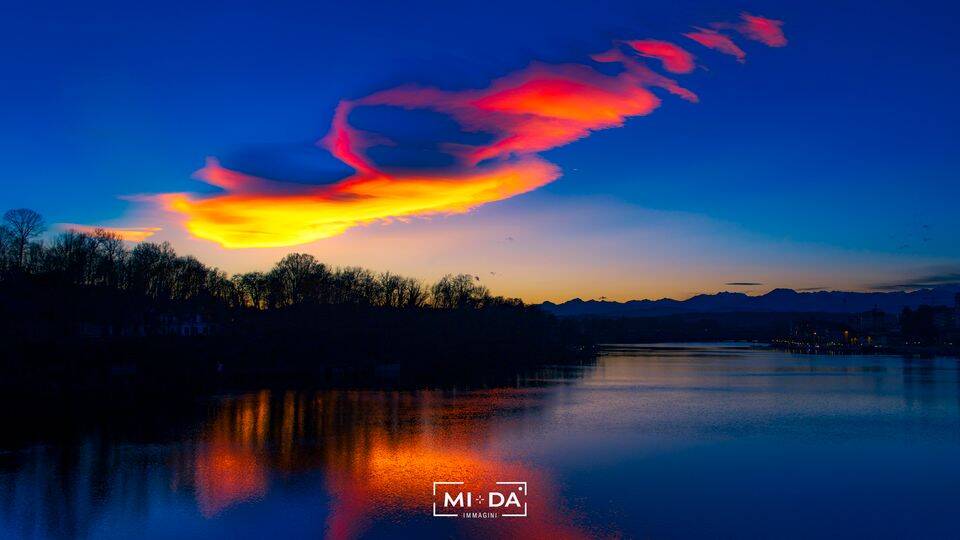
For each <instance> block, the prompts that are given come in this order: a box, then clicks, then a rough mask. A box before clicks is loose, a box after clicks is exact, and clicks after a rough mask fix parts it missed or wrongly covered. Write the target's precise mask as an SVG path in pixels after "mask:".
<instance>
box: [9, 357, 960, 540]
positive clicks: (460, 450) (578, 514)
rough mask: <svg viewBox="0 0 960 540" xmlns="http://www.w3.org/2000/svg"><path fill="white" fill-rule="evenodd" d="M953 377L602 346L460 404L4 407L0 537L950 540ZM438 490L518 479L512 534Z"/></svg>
mask: <svg viewBox="0 0 960 540" xmlns="http://www.w3.org/2000/svg"><path fill="white" fill-rule="evenodd" d="M958 373H960V370H958V365H957V362H956V360H947V359H938V360H923V361H907V360H903V359H899V358H890V357H867V356H864V357H818V356H801V355H791V354H785V353H779V352H775V351H758V350H755V349H751V348H748V347H729V346H723V347H718V346H711V345H700V346H695V347H678V346H643V347H637V346H633V347H629V346H620V347H613V348H610V349H608V350H606V351H605V352H604V354H603V355H601V356H600V358H599V359H598V360H597V362H596V363H595V364H593V365H591V366H588V367H584V368H576V369H569V370H562V371H557V372H553V371H551V372H546V373H540V374H538V375H537V376H536V377H533V378H532V380H523V381H517V383H516V384H513V385H506V386H498V387H493V388H487V389H479V390H466V391H453V390H409V391H408V390H403V391H401V390H337V389H332V390H329V389H328V390H320V391H276V390H264V391H258V392H252V393H244V394H239V395H227V396H222V397H218V398H214V399H211V398H208V397H204V398H195V397H193V398H192V397H188V396H175V397H174V396H163V395H160V396H155V397H151V398H142V399H139V400H137V401H136V403H139V405H135V404H132V403H131V404H127V403H117V402H113V401H108V402H106V403H105V404H104V405H103V406H102V407H99V408H97V407H92V406H90V405H89V404H82V403H72V402H60V403H56V404H47V405H49V406H47V407H46V408H47V409H49V410H50V414H49V415H46V416H43V415H41V414H40V413H39V412H38V410H40V409H42V408H44V407H39V405H38V406H36V407H34V406H32V405H29V404H28V403H23V402H21V403H16V404H14V405H11V406H9V407H7V408H6V410H9V411H17V410H28V411H29V414H14V415H11V416H10V422H9V425H8V429H7V430H6V431H5V432H4V433H3V435H2V437H3V439H2V440H0V537H51V538H53V537H63V538H76V537H96V538H128V537H140V538H169V537H190V538H195V537H205V538H245V537H248V538H262V537H264V536H276V537H298V538H317V537H327V538H355V537H365V538H366V537H372V538H397V537H408V536H418V537H425V538H426V537H451V536H467V537H475V538H497V537H501V538H515V537H524V538H551V537H552V538H578V537H611V536H613V537H615V536H621V537H649V536H653V537H678V536H704V535H706V536H712V535H721V536H723V535H729V536H757V537H769V536H777V537H790V536H799V537H804V536H806V537H810V536H829V535H843V533H861V534H865V533H866V532H870V533H871V534H873V535H875V536H891V535H894V536H896V535H897V533H907V532H910V533H914V534H913V536H945V535H946V534H944V533H946V532H949V531H953V530H954V529H953V523H952V520H951V519H948V517H944V516H949V512H948V513H943V509H944V508H952V507H954V506H955V504H956V503H960V487H958V486H960V462H958V461H957V460H956V455H957V453H958V452H960V376H958ZM28 405H29V406H28ZM441 480H443V481H450V480H466V481H469V482H475V483H477V484H484V483H492V482H496V481H513V480H523V481H527V482H529V485H530V494H529V498H528V501H527V502H528V505H529V516H530V517H529V518H525V519H517V520H507V519H504V518H501V519H500V520H496V521H486V520H467V519H438V518H432V517H431V515H430V514H431V503H432V491H431V488H432V483H433V482H434V481H441ZM756 515H762V516H764V517H763V519H744V516H756ZM691 516H695V519H693V518H691ZM867 523H869V524H872V525H869V526H868V525H865V524H867ZM920 533H927V534H920Z"/></svg>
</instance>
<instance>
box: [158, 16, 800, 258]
mask: <svg viewBox="0 0 960 540" xmlns="http://www.w3.org/2000/svg"><path fill="white" fill-rule="evenodd" d="M741 19H742V20H741V22H738V23H712V24H711V25H710V27H711V28H709V29H703V28H698V29H697V30H696V31H695V32H691V33H688V34H685V35H686V36H687V37H689V38H691V39H693V40H694V41H695V42H697V43H699V44H701V45H703V46H705V47H708V48H710V49H714V50H717V51H720V52H723V53H727V54H732V55H733V56H735V57H737V58H738V59H739V60H740V61H743V60H744V58H745V57H746V53H745V52H744V51H743V50H742V49H740V48H739V47H738V46H737V45H736V44H735V43H734V42H733V40H732V39H731V38H730V37H729V36H727V35H725V34H724V33H723V32H724V31H725V30H732V31H734V32H736V33H739V34H740V35H742V36H743V37H746V38H747V39H751V40H754V41H759V42H761V43H764V44H766V45H769V46H774V47H778V46H782V45H784V44H785V43H786V39H785V38H784V37H783V34H782V32H781V30H780V25H781V23H780V22H779V21H773V20H770V19H765V18H763V17H756V16H753V15H748V14H744V15H742V16H741ZM591 59H592V60H593V61H594V62H598V63H606V64H611V63H613V64H619V67H620V68H621V69H620V72H619V73H618V74H616V75H607V74H603V73H601V72H599V71H597V70H596V69H594V68H593V67H590V66H588V65H580V64H564V65H544V64H537V63H535V64H532V65H531V66H529V67H528V68H526V69H524V70H521V71H518V72H515V73H513V74H510V75H507V76H505V77H502V78H500V79H497V80H495V81H493V82H492V83H491V84H490V86H489V87H487V88H485V89H480V90H466V91H459V92H449V91H443V90H438V89H434V88H426V87H419V86H414V85H410V86H402V87H399V88H394V89H392V90H386V91H382V92H378V93H375V94H372V95H370V96H367V97H364V98H361V99H357V100H352V101H343V102H341V103H340V105H339V106H338V107H337V110H336V113H335V114H334V118H333V125H332V126H331V130H330V133H329V134H328V135H327V136H326V137H325V138H324V139H323V140H322V141H321V144H322V145H323V146H324V147H326V148H327V149H328V150H329V151H330V152H331V153H332V154H333V155H334V156H335V157H337V158H338V159H340V160H341V161H342V162H344V163H345V164H347V165H349V166H350V167H352V168H353V169H354V170H355V173H354V174H353V175H352V176H350V177H348V178H345V179H343V180H340V181H338V182H336V183H333V184H329V185H303V184H292V183H285V182H281V181H278V180H271V179H264V178H257V177H254V176H249V175H245V174H243V173H240V172H236V171H230V170H227V169H225V168H223V167H221V166H220V165H219V163H217V162H216V161H215V160H210V161H209V162H208V164H207V166H206V167H205V168H203V169H201V170H200V171H199V172H198V173H197V175H196V177H197V178H198V179H199V180H202V181H204V182H206V183H208V184H211V185H214V186H217V187H219V188H220V189H222V190H223V192H222V193H218V194H214V195H205V196H204V195H197V194H190V193H168V194H163V195H159V196H157V200H158V201H160V202H161V204H162V205H163V206H164V207H165V208H166V209H168V210H170V211H173V212H176V213H179V214H181V215H183V216H184V218H185V219H184V223H185V226H186V228H187V229H188V231H189V232H190V233H191V234H193V235H194V236H196V237H198V238H204V239H208V240H212V241H214V242H217V243H219V244H221V245H222V246H224V247H227V248H248V247H276V246H291V245H297V244H303V243H307V242H311V241H315V240H319V239H322V238H329V237H331V236H335V235H338V234H341V233H343V232H344V231H346V230H347V229H350V228H351V227H356V226H358V225H363V224H368V223H373V222H379V221H384V220H391V219H404V218H408V217H413V216H429V215H442V214H455V213H462V212H466V211H468V210H470V209H472V208H476V207H477V206H480V205H483V204H486V203H490V202H494V201H499V200H503V199H507V198H510V197H514V196H516V195H519V194H522V193H526V192H529V191H531V190H534V189H537V188H538V187H540V186H543V185H545V184H548V183H550V182H552V181H554V180H556V179H557V178H559V177H560V170H559V169H558V168H557V167H556V166H554V165H552V164H550V163H548V162H546V161H545V160H543V159H542V158H540V157H539V156H537V153H539V152H543V151H545V150H549V149H551V148H556V147H558V146H562V145H565V144H568V143H570V142H573V141H576V140H578V139H581V138H584V137H586V136H588V135H589V134H590V133H591V132H593V131H597V130H601V129H609V128H614V127H619V126H622V125H623V123H624V122H625V121H626V120H627V119H628V118H630V117H634V116H644V115H647V114H650V113H651V112H653V111H654V110H655V109H656V108H657V107H658V106H659V105H660V99H659V98H658V97H657V96H656V95H655V94H654V93H653V92H652V91H651V90H652V89H657V88H659V89H662V90H664V91H666V92H668V93H670V94H673V95H676V96H679V97H680V98H682V99H685V100H688V101H691V102H696V101H697V100H698V98H697V96H696V94H694V93H693V92H691V91H689V90H687V89H685V88H683V87H681V86H680V85H679V84H678V83H677V82H676V81H675V80H673V79H670V78H668V77H666V76H663V75H661V74H659V73H656V72H655V71H653V70H652V69H651V68H650V67H648V66H647V65H646V64H645V63H644V62H646V61H648V60H646V59H652V60H653V63H654V64H655V65H657V66H659V67H662V68H663V69H665V70H666V71H669V72H671V73H689V72H691V71H693V69H694V68H695V64H694V56H693V54H691V53H690V52H688V51H686V50H685V49H683V48H682V47H680V46H679V45H676V44H673V43H670V42H666V41H658V40H634V41H625V42H618V43H617V44H616V46H615V47H614V48H613V49H611V50H610V51H607V52H604V53H600V54H596V55H594V56H592V57H591ZM369 106H389V107H399V108H402V109H422V110H430V111H434V112H438V113H442V114H445V115H448V116H449V117H450V118H452V119H453V120H455V121H456V122H457V123H458V124H459V125H460V127H461V129H462V130H463V131H465V132H474V133H484V134H488V135H491V136H492V140H491V141H490V142H488V143H486V144H481V145H464V144H453V143H449V144H445V145H441V147H440V148H441V150H443V151H444V152H446V153H448V154H449V155H451V156H452V157H454V158H455V165H454V166H453V167H448V168H445V169H443V170H442V171H437V170H431V171H416V170H414V171H411V170H389V169H387V168H384V167H380V166H378V165H377V164H376V163H375V162H374V161H373V160H371V159H370V158H369V157H368V156H367V154H366V152H367V150H369V149H370V148H372V147H374V146H378V145H383V144H391V143H390V141H388V140H386V139H385V138H384V137H382V136H380V135H378V134H375V133H369V132H365V131H361V130H358V129H356V128H354V127H353V126H351V124H350V121H349V117H350V114H351V112H353V111H354V110H356V109H357V108H360V107H369Z"/></svg>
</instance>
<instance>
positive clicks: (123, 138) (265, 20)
mask: <svg viewBox="0 0 960 540" xmlns="http://www.w3.org/2000/svg"><path fill="white" fill-rule="evenodd" d="M741 11H749V12H752V13H756V14H761V15H765V16H767V17H771V18H775V19H781V20H783V21H784V22H785V25H784V30H785V32H786V34H787V37H788V39H789V41H790V42H789V45H788V46H787V47H785V48H782V49H768V48H764V47H758V46H750V47H747V52H748V59H747V63H746V64H745V65H740V64H737V63H736V62H733V61H731V60H730V59H729V58H727V57H722V56H720V55H718V54H714V53H712V52H709V51H702V50H698V51H697V55H698V57H699V58H700V59H702V60H703V61H704V64H706V65H707V66H708V67H709V70H698V71H697V72H695V73H693V74H691V75H687V76H683V81H682V82H683V83H684V85H685V86H687V87H688V88H691V89H692V90H694V91H696V92H697V93H698V94H699V95H700V97H701V103H699V104H696V105H693V104H689V103H686V102H683V101H680V100H675V99H665V100H664V104H663V106H662V108H661V109H660V110H658V111H656V112H655V113H654V114H652V115H650V116H647V117H642V118H636V119H633V120H631V121H630V122H629V123H628V125H627V126H626V127H625V128H622V129H613V130H607V131H602V132H598V133H595V134H594V135H592V136H591V137H589V138H587V139H585V140H581V141H578V142H575V143H573V144H570V145H568V146H566V147H562V148H559V149H555V150H552V151H550V152H548V153H546V154H545V157H546V158H547V159H549V160H550V161H552V162H554V163H556V164H557V165H559V166H560V167H561V168H563V170H564V177H563V178H561V179H560V180H558V181H557V182H555V183H553V184H550V185H548V186H546V187H545V188H542V189H541V190H540V191H538V192H536V193H534V194H529V195H525V196H522V197H520V198H518V199H523V204H521V203H520V202H515V201H511V202H510V205H508V206H509V208H510V209H511V211H513V212H518V213H523V212H526V211H530V212H540V211H544V207H547V206H550V205H555V204H556V203H557V201H560V203H561V204H564V205H566V204H568V203H571V204H572V202H573V201H580V200H584V199H589V200H602V201H613V202H614V203H615V204H618V205H619V204H624V205H628V206H629V207H631V208H633V207H635V208H637V209H638V211H639V212H641V213H642V212H646V211H662V212H667V213H679V215H682V216H688V217H689V216H692V218H690V219H693V220H699V219H703V220H707V221H708V222H710V223H715V224H719V225H718V226H716V227H714V228H713V229H711V230H710V231H709V232H707V233H703V234H707V235H711V236H715V237H716V238H717V239H718V241H717V242H715V243H713V244H716V245H717V246H718V247H717V249H727V248H725V247H723V246H726V245H727V244H726V242H725V241H723V240H724V235H733V236H741V237H745V238H749V239H750V242H751V243H752V244H751V245H753V244H756V243H760V244H763V243H775V244H777V245H778V246H779V247H778V248H777V250H780V249H783V250H787V251H790V250H800V251H802V250H805V249H806V250H811V252H814V251H816V252H817V253H821V255H822V254H823V253H842V254H843V257H844V258H845V260H847V261H848V262H849V263H850V264H851V266H853V267H855V263H857V262H858V261H859V262H860V264H862V265H863V266H864V270H865V273H866V274H869V268H867V267H868V266H870V265H871V264H872V263H871V261H873V260H874V258H879V259H882V260H883V261H884V264H886V265H888V266H886V267H885V268H888V270H889V272H893V273H896V272H900V273H901V274H903V275H904V277H910V276H912V275H915V274H917V273H918V272H919V273H923V272H924V271H926V270H925V269H928V268H929V269H930V271H931V272H939V271H944V269H948V268H949V267H950V266H951V265H953V264H954V263H958V262H960V242H958V241H956V236H955V235H956V232H957V231H958V230H960V212H957V211H956V207H957V200H958V195H960V182H958V171H960V151H958V150H960V133H958V128H957V126H958V121H960V106H958V105H957V98H956V97H955V94H956V91H957V88H958V86H960V85H958V82H960V60H958V56H960V55H958V53H960V46H958V45H957V43H956V36H955V33H956V28H955V26H956V22H957V21H958V20H960V17H958V15H960V6H958V4H956V3H947V2H943V3H935V2H931V3H925V2H883V1H880V2H877V1H858V2H835V1H834V2H826V1H820V2H743V3H740V2H715V1H711V2H673V1H671V2H660V3H645V2H637V1H631V2H612V3H606V4H602V5H601V4H597V3H595V2H566V1H556V0H551V1H549V2H520V1H516V0H510V1H493V2H484V3H461V2H376V3H360V2H302V3H301V2H283V3H281V2H269V3H266V2H263V3H249V2H230V3H226V2H224V3H210V2H189V3H174V2H164V3H156V4H152V5H143V4H141V3H131V2H109V3H108V2H84V3H69V4H49V3H36V2H30V3H27V2H19V3H15V4H12V5H9V4H8V5H7V6H6V8H5V13H4V17H3V19H2V21H0V47H2V50H3V51H5V52H4V54H3V59H2V60H0V66H2V69H3V81H4V82H3V83H2V84H0V117H2V118H3V125H4V129H3V130H2V132H0V156H2V162H3V164H4V169H5V170H4V171H3V177H4V181H3V186H4V188H3V190H2V191H0V206H3V207H12V206H28V207H32V208H35V209H37V210H39V211H41V212H42V213H43V214H45V215H46V216H47V218H48V220H49V221H51V222H69V223H88V224H94V223H104V222H112V223H123V222H124V221H123V216H125V215H129V213H128V212H129V211H130V210H131V205H130V203H128V202H126V201H123V200H120V199H118V196H120V195H128V194H136V193H155V192H169V191H188V190H189V191H197V190H198V189H199V190H202V189H203V188H202V187H199V186H198V185H197V183H196V182H195V181H193V180H191V179H190V174H191V173H192V172H193V171H195V170H196V169H198V168H199V167H200V166H202V164H203V159H204V158H205V157H206V156H210V155H212V156H218V157H220V158H221V159H222V160H223V162H224V163H225V164H227V165H228V166H234V167H238V168H243V169H245V170H247V171H248V172H254V173H258V174H261V175H265V176H286V177H296V176H297V171H298V170H299V171H301V176H304V177H305V179H307V178H310V177H311V175H314V174H316V175H321V176H322V175H323V174H327V175H339V174H345V172H346V169H345V168H344V166H343V165H342V164H339V163H338V162H337V161H336V160H334V159H332V158H330V157H328V156H326V155H324V154H323V153H322V152H320V151H317V150H311V144H312V143H313V142H314V141H315V140H317V139H318V138H320V137H321V136H323V135H324V134H325V133H326V132H327V130H328V127H329V124H330V120H331V116H332V113H333V108H334V106H335V105H336V103H337V102H338V100H340V99H341V98H353V97H360V96H363V95H366V94H369V93H370V92H372V91H376V90H380V89H383V88H387V87H391V86H394V85H396V84H400V83H405V82H418V83H423V84H430V85H437V86H441V87H444V88H448V89H462V88H469V87H482V86H484V85H486V84H487V83H488V82H489V81H490V80H491V79H493V78H495V77H498V76H502V75H504V74H507V73H509V72H511V71H514V70H517V69H520V68H522V67H524V66H526V65H527V64H528V63H529V62H530V61H531V60H539V61H544V62H550V63H559V62H566V61H577V62H582V61H584V59H585V58H586V56H587V55H588V54H590V53H593V52H598V51H602V50H604V49H606V48H608V47H609V43H610V40H611V39H615V38H642V37H652V38H661V39H671V40H674V41H676V42H678V43H682V41H681V40H682V39H683V38H681V37H679V33H681V32H684V31H687V30H688V29H689V28H690V26H691V25H694V24H705V23H707V22H709V21H715V20H729V19H733V18H735V17H736V16H737V14H738V13H739V12H741ZM685 45H686V44H685ZM303 171H307V172H303ZM511 205H512V206H511ZM567 207H568V206H565V208H567ZM631 216H633V214H629V213H627V214H624V215H623V223H624V225H625V226H626V227H634V226H637V223H634V222H631V220H632V219H634V218H633V217H631ZM483 217H484V216H483V215H482V212H481V215H480V217H479V218H478V219H483ZM491 219H492V218H491ZM611 219H612V222H611V224H607V225H603V226H606V227H613V228H616V223H617V220H616V219H613V218H611ZM683 219H687V218H683ZM128 224H130V223H128ZM598 226H600V225H598ZM558 234H563V233H558ZM567 234H569V233H567ZM678 241H680V242H683V241H684V240H683V238H680V239H678ZM710 244H711V243H710V242H707V245H710ZM192 245H193V244H185V245H184V247H183V249H189V246H192ZM178 247H179V246H178ZM316 249H318V250H319V251H320V252H321V253H324V252H325V250H327V248H325V247H324V246H322V245H321V246H318V247H316ZM571 249H572V248H571ZM622 249H624V250H629V249H631V246H630V245H629V243H627V244H625V245H624V246H622ZM743 249H744V251H743V252H742V253H741V255H742V257H741V258H743V259H746V261H742V264H741V266H740V267H739V269H744V270H748V269H749V265H748V263H749V258H750V253H751V251H750V248H748V247H745V248H743ZM765 253H768V252H767V251H765ZM272 254H273V253H271V255H272ZM800 255H802V254H800ZM571 257H576V254H575V253H571ZM718 257H721V258H722V257H723V256H722V255H718ZM815 258H816V260H817V261H819V262H816V264H814V263H811V264H812V266H811V269H810V271H811V272H813V273H815V274H816V278H817V279H820V280H821V281H822V280H823V279H827V278H828V277H829V275H830V271H831V270H830V256H828V255H822V256H818V257H815ZM724 260H726V259H724ZM225 261H226V262H224V263H223V264H225V265H227V266H228V267H229V266H230V265H231V264H232V265H234V266H235V267H236V268H237V269H240V267H241V266H242V265H243V264H244V263H245V262H246V261H248V260H247V259H244V262H236V261H234V262H230V261H229V260H227V259H225ZM357 262H360V263H363V262H366V261H357ZM603 264H604V265H606V266H609V265H613V264H617V261H604V262H603ZM625 264H626V263H625ZM704 264H709V259H707V260H706V262H705V263H704ZM768 270H769V268H768ZM704 272H709V270H707V269H704ZM771 273H772V274H773V275H774V276H775V275H776V271H774V270H770V271H768V272H766V273H765V274H764V276H765V280H768V279H769V280H770V281H777V280H776V279H775V277H774V278H767V277H766V276H770V275H771ZM891 275H892V274H891ZM885 276H887V274H885ZM749 277H750V276H745V279H746V278H749ZM794 277H795V276H794ZM817 279H814V278H813V277H811V279H810V280H804V281H805V284H806V285H808V286H812V285H811V282H812V281H817ZM871 279H874V280H876V279H881V278H880V277H879V276H872V275H871V276H869V277H865V278H864V279H863V283H864V284H868V283H869V282H870V280H871ZM785 281H787V277H784V278H783V279H780V280H779V282H783V283H781V284H787V285H789V283H785ZM855 281H856V280H855V279H853V278H852V277H847V278H845V279H844V280H841V281H840V282H841V283H843V284H845V285H849V284H852V283H854V282H855ZM707 282H708V281H705V280H703V279H700V280H697V279H691V280H690V282H689V285H688V286H687V289H689V292H696V291H697V290H708V289H710V286H708V285H704V284H703V283H707ZM574 285H575V284H574ZM830 285H832V283H823V286H830ZM505 286H506V287H507V288H509V287H510V286H511V284H505ZM817 286H819V283H818V284H817ZM641 289H642V290H639V289H638V292H637V293H636V294H641V293H643V292H645V291H648V290H653V289H655V287H654V288H651V287H649V286H648V287H645V288H641ZM687 289H683V290H684V291H686V290H687ZM518 290H524V289H523V287H519V288H518ZM665 290H668V291H674V290H680V289H670V288H667V289H665ZM601 292H602V291H601ZM616 292H617V293H618V294H619V293H621V292H622V293H623V294H631V292H630V291H629V289H627V291H626V292H624V290H623V287H619V288H618V289H617V291H616ZM538 294H539V293H538ZM544 294H547V293H544ZM534 296H536V295H534ZM547 296H549V294H547Z"/></svg>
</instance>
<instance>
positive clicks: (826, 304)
mask: <svg viewBox="0 0 960 540" xmlns="http://www.w3.org/2000/svg"><path fill="white" fill-rule="evenodd" d="M957 294H960V284H954V285H941V286H938V287H934V288H930V289H920V290H916V291H909V292H906V291H896V292H844V291H816V292H797V291H794V290H793V289H774V290H772V291H770V292H768V293H767V294H764V295H761V296H747V295H746V294H744V293H737V292H721V293H717V294H699V295H697V296H694V297H693V298H690V299H688V300H672V299H670V298H663V299H661V300H630V301H628V302H609V301H605V300H581V299H579V298H574V299H573V300H569V301H567V302H563V303H562V304H555V303H553V302H544V303H543V304H541V305H540V307H541V308H542V309H544V310H545V311H547V312H549V313H553V314H554V315H559V316H562V317H576V316H583V315H592V316H600V317H659V316H664V315H675V314H682V313H732V312H753V313H764V312H769V313H786V312H790V313H802V312H811V313H812V312H817V313H859V312H863V311H869V310H871V309H874V308H877V309H880V310H882V311H885V312H887V313H899V312H900V311H901V310H903V308H905V307H910V308H916V307H917V306H920V305H924V304H925V305H931V306H936V305H940V306H953V305H954V302H955V301H956V300H955V298H956V295H957Z"/></svg>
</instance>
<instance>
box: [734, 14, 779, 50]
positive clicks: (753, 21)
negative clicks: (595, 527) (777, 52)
mask: <svg viewBox="0 0 960 540" xmlns="http://www.w3.org/2000/svg"><path fill="white" fill-rule="evenodd" d="M740 18H741V19H743V22H742V23H740V24H737V25H735V26H734V28H736V30H737V31H738V32H740V33H741V34H743V35H744V36H746V37H747V38H749V39H752V40H754V41H759V42H760V43H763V44H764V45H766V46H768V47H783V46H785V45H786V44H787V38H786V36H784V35H783V30H781V29H780V27H781V26H783V21H775V20H773V19H768V18H766V17H758V16H756V15H750V14H749V13H743V14H741V15H740Z"/></svg>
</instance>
